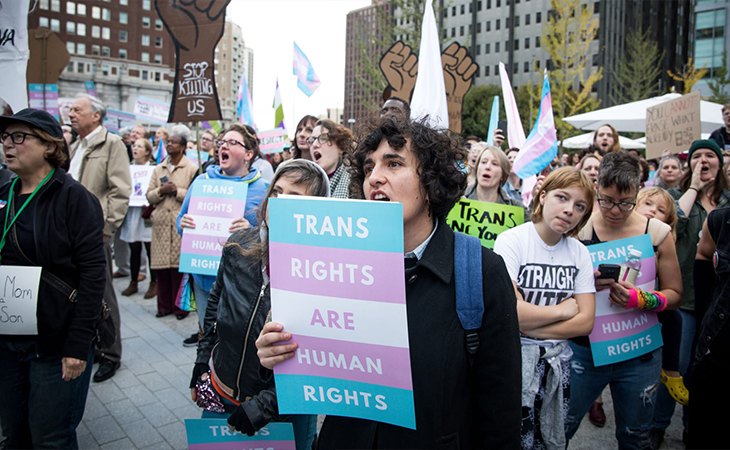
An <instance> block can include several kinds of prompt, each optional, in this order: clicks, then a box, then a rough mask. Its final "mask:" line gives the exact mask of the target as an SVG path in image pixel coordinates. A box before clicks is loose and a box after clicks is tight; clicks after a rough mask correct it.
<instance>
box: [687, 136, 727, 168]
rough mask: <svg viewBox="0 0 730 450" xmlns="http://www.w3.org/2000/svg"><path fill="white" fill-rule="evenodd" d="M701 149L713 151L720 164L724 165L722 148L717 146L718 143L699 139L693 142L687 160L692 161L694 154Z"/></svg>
mask: <svg viewBox="0 0 730 450" xmlns="http://www.w3.org/2000/svg"><path fill="white" fill-rule="evenodd" d="M701 148H702V149H707V150H712V152H714V153H715V155H716V156H717V159H719V160H720V163H722V150H721V149H720V146H719V145H717V142H715V141H713V140H712V139H698V140H696V141H694V142H692V145H691V146H690V147H689V151H688V152H687V159H692V153H694V152H695V151H697V150H699V149H701Z"/></svg>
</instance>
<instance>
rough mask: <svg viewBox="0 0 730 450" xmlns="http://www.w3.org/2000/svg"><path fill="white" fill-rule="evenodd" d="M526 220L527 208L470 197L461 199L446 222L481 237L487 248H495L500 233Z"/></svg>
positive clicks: (466, 232) (464, 231)
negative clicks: (471, 198) (481, 200)
mask: <svg viewBox="0 0 730 450" xmlns="http://www.w3.org/2000/svg"><path fill="white" fill-rule="evenodd" d="M524 221H525V209H524V208H522V207H519V206H512V205H501V204H499V203H489V202H480V201H478V200H470V199H468V198H462V199H461V200H459V201H458V202H457V203H456V205H454V207H453V208H452V209H451V211H449V214H448V215H447V216H446V223H447V224H448V225H449V226H450V227H451V229H452V230H454V231H460V232H462V233H464V234H468V235H470V236H474V237H477V238H479V240H480V241H482V246H484V247H486V248H494V241H495V240H496V239H497V236H499V233H501V232H503V231H504V230H509V229H510V228H514V227H516V226H517V225H521V224H522V223H524Z"/></svg>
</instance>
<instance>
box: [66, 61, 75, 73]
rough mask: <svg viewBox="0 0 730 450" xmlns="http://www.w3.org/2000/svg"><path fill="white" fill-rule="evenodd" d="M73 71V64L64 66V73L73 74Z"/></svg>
mask: <svg viewBox="0 0 730 450" xmlns="http://www.w3.org/2000/svg"><path fill="white" fill-rule="evenodd" d="M73 71H74V63H68V66H66V72H73Z"/></svg>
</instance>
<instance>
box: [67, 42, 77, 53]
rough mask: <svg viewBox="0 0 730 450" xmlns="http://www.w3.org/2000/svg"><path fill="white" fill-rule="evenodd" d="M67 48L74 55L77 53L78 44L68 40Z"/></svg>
mask: <svg viewBox="0 0 730 450" xmlns="http://www.w3.org/2000/svg"><path fill="white" fill-rule="evenodd" d="M66 50H67V51H68V52H69V53H70V54H72V55H73V54H74V53H76V44H74V43H73V42H66Z"/></svg>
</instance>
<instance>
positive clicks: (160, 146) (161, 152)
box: [155, 139, 167, 164]
mask: <svg viewBox="0 0 730 450" xmlns="http://www.w3.org/2000/svg"><path fill="white" fill-rule="evenodd" d="M165 158H167V149H166V148H165V142H164V141H163V140H162V139H160V140H159V141H157V150H156V151H155V161H156V162H157V164H161V163H162V161H164V160H165Z"/></svg>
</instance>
